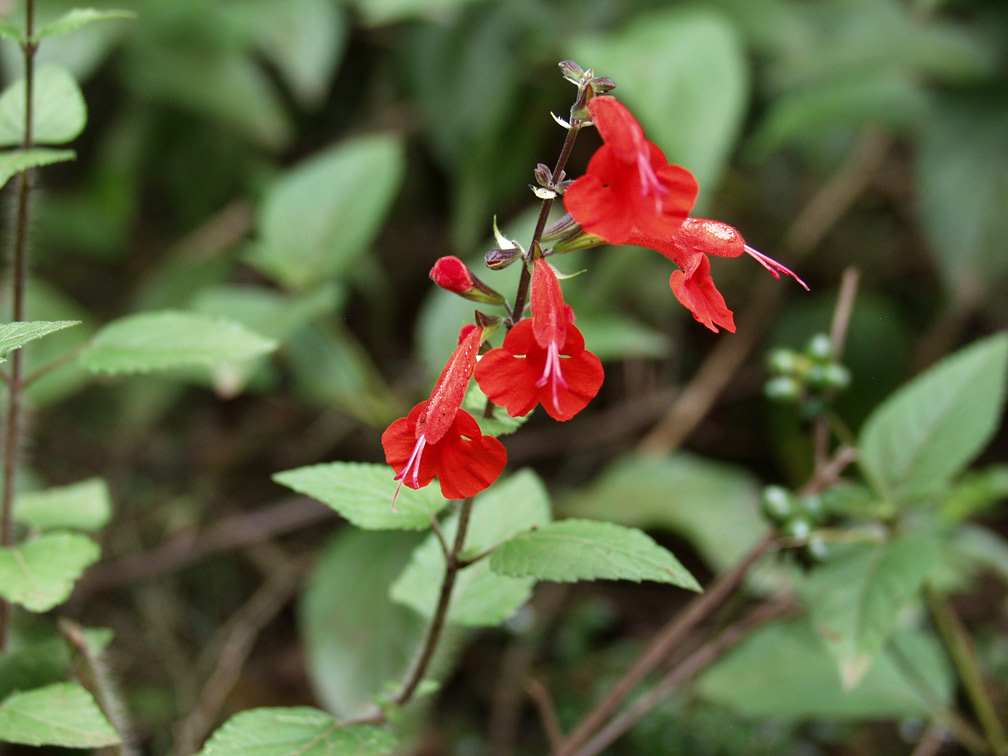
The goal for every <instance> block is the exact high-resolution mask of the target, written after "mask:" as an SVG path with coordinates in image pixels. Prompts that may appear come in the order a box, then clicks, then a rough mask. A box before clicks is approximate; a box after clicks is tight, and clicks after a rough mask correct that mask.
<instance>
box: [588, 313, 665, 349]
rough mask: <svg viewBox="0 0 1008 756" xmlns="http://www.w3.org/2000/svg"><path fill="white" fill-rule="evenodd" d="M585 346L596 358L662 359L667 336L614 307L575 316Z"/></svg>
mask: <svg viewBox="0 0 1008 756" xmlns="http://www.w3.org/2000/svg"><path fill="white" fill-rule="evenodd" d="M577 326H578V328H580V329H581V333H582V334H583V335H584V338H585V345H586V346H587V348H588V350H589V351H590V352H591V353H592V354H594V355H595V356H596V357H598V358H599V359H600V360H603V361H606V360H625V359H628V358H638V359H639V358H644V359H649V358H653V359H664V358H665V357H667V356H668V354H669V351H670V345H669V339H668V336H667V335H666V334H664V333H662V332H661V331H658V330H655V329H654V328H650V327H648V326H645V325H643V324H642V323H639V322H638V321H636V320H633V319H632V318H628V317H627V316H626V315H625V314H622V313H620V312H617V311H609V312H595V313H588V314H585V315H584V317H582V316H581V315H580V314H579V315H578V319H577Z"/></svg>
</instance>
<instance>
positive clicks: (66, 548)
mask: <svg viewBox="0 0 1008 756" xmlns="http://www.w3.org/2000/svg"><path fill="white" fill-rule="evenodd" d="M100 555H101V550H100V549H99V548H98V544H96V543H95V542H94V541H92V540H91V539H90V538H88V537H87V536H85V535H81V534H80V533H62V532H55V533H46V534H44V535H41V536H39V537H38V538H33V539H31V540H28V541H25V542H24V543H21V544H19V545H18V546H8V547H6V548H2V549H0V596H3V597H4V598H5V599H7V600H8V601H13V602H14V603H15V604H20V605H21V606H23V607H25V608H26V609H30V610H31V611H33V612H47V611H49V610H50V609H52V608H53V607H54V606H57V605H59V604H62V603H63V602H64V601H66V599H67V597H68V596H69V595H70V592H71V591H72V590H73V585H74V582H75V581H76V580H77V578H79V577H80V576H81V573H83V572H84V569H85V568H86V567H88V566H89V565H91V564H94V563H95V562H97V561H98V557H99V556H100Z"/></svg>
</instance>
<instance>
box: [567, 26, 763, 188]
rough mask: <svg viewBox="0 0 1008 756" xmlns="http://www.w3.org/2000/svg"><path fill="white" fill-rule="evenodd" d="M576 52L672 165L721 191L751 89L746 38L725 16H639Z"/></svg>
mask: <svg viewBox="0 0 1008 756" xmlns="http://www.w3.org/2000/svg"><path fill="white" fill-rule="evenodd" d="M571 52H572V56H571V57H573V58H574V59H575V60H577V61H580V62H581V63H582V64H583V65H590V66H591V67H592V69H593V70H594V71H595V72H596V73H597V74H598V75H599V76H610V77H612V78H613V79H615V80H616V84H617V85H618V87H619V88H618V89H617V90H616V92H614V94H616V95H617V96H618V97H619V99H620V100H622V101H623V102H624V103H625V104H626V105H627V107H629V108H630V109H631V110H632V111H633V112H634V114H635V115H636V116H637V118H638V120H639V121H640V122H641V125H642V126H643V127H644V133H645V134H646V135H647V137H648V139H650V140H651V141H652V142H654V143H656V144H657V145H658V146H659V147H661V148H662V149H663V150H664V151H665V153H666V154H667V155H668V158H669V162H672V163H679V164H681V165H683V166H685V167H686V168H688V169H689V170H691V171H692V172H693V173H694V174H695V175H696V178H697V181H698V182H699V183H700V186H701V187H702V189H703V190H706V191H710V190H711V189H713V188H714V187H716V186H717V182H718V179H719V177H720V175H721V173H722V171H723V170H724V167H725V165H726V163H727V160H728V156H729V154H730V152H731V150H732V148H733V147H734V145H735V141H736V139H737V138H738V135H739V131H740V128H741V126H742V119H743V117H744V115H745V111H746V105H747V101H748V87H749V82H748V77H747V73H746V72H747V70H748V68H747V65H746V62H745V55H744V49H743V44H742V40H741V39H740V38H739V35H738V33H737V32H736V30H735V28H734V27H733V26H732V25H731V24H730V23H729V22H728V21H727V20H726V19H725V18H724V17H723V16H722V15H720V14H718V13H716V12H711V11H707V10H703V9H700V8H690V9H683V8H676V9H671V10H664V11H659V12H655V13H651V14H647V15H640V16H638V17H636V18H635V19H634V20H633V21H631V22H630V23H629V24H627V25H625V26H623V27H621V28H618V29H609V30H607V31H606V32H605V34H599V35H597V36H591V37H586V38H582V39H580V40H578V39H575V40H574V43H573V45H572V46H571ZM676 113H689V118H679V117H676V116H675V115H674V114H676Z"/></svg>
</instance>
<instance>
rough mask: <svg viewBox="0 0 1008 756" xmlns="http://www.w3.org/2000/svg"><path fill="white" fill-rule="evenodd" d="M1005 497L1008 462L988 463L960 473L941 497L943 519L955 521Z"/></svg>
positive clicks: (961, 519)
mask: <svg viewBox="0 0 1008 756" xmlns="http://www.w3.org/2000/svg"><path fill="white" fill-rule="evenodd" d="M1006 499H1008V465H990V466H988V467H985V468H984V469H982V470H976V471H971V472H968V473H966V474H965V475H963V477H962V479H960V480H959V481H958V482H957V483H956V484H955V485H954V486H952V487H951V488H950V489H949V490H948V491H946V492H945V494H944V495H943V496H942V501H941V511H942V515H943V516H944V518H945V521H946V522H951V523H958V522H962V521H963V520H965V519H967V518H969V517H972V516H973V515H975V514H977V513H980V512H983V511H984V510H987V509H990V508H991V507H993V506H994V505H995V504H997V503H999V502H1001V501H1004V500H1006Z"/></svg>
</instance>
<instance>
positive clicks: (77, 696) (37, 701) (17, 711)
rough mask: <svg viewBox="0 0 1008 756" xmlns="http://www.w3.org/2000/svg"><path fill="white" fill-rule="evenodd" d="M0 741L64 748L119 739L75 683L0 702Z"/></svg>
mask: <svg viewBox="0 0 1008 756" xmlns="http://www.w3.org/2000/svg"><path fill="white" fill-rule="evenodd" d="M0 741H8V742H10V743H24V744H25V745H33V746H41V745H49V746H62V747H64V748H101V747H103V746H111V745H116V744H117V743H119V742H121V741H120V738H119V735H118V734H117V733H116V731H115V730H114V729H113V728H112V725H110V724H109V722H108V720H107V719H106V718H105V715H104V714H102V711H101V709H99V708H98V704H96V703H95V701H94V699H93V698H92V697H91V694H90V693H88V692H87V691H86V690H85V689H84V688H82V687H81V686H80V685H78V684H77V683H55V684H53V685H47V686H46V687H44V688H37V689H36V690H28V691H25V692H23V693H14V694H12V695H10V696H8V697H7V698H5V699H4V700H3V701H2V702H0Z"/></svg>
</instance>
